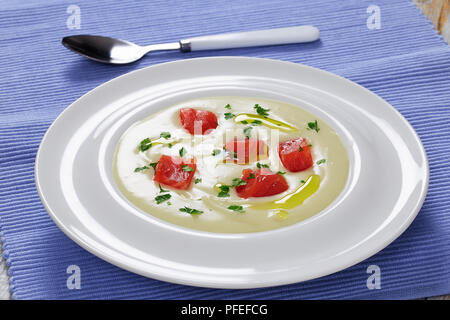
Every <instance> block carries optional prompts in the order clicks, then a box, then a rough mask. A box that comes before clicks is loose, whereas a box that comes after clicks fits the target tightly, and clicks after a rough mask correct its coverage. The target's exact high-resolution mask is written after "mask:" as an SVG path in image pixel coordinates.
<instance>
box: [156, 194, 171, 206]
mask: <svg viewBox="0 0 450 320" xmlns="http://www.w3.org/2000/svg"><path fill="white" fill-rule="evenodd" d="M171 197H172V196H171V195H170V193H166V194H162V195H160V196H157V197H155V201H156V204H160V203H162V202H164V201H166V200H169V199H170V198H171Z"/></svg>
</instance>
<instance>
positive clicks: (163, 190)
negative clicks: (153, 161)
mask: <svg viewBox="0 0 450 320" xmlns="http://www.w3.org/2000/svg"><path fill="white" fill-rule="evenodd" d="M164 192H169V190H165V189H163V188H161V185H159V193H164Z"/></svg>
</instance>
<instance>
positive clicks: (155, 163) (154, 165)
mask: <svg viewBox="0 0 450 320" xmlns="http://www.w3.org/2000/svg"><path fill="white" fill-rule="evenodd" d="M157 164H158V162H152V163H150V164H149V166H150V167H152V168H153V169H154V170H156V165H157Z"/></svg>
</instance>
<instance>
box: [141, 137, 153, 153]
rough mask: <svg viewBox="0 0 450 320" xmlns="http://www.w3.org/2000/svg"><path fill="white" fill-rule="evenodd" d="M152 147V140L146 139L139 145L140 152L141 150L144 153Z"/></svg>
mask: <svg viewBox="0 0 450 320" xmlns="http://www.w3.org/2000/svg"><path fill="white" fill-rule="evenodd" d="M151 147H152V141H151V140H150V138H145V139H144V140H142V141H141V142H140V143H139V150H141V151H142V152H144V151H146V150H148V149H150V148H151Z"/></svg>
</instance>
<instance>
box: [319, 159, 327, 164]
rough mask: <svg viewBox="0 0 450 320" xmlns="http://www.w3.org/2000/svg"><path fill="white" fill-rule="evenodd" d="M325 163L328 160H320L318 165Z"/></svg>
mask: <svg viewBox="0 0 450 320" xmlns="http://www.w3.org/2000/svg"><path fill="white" fill-rule="evenodd" d="M325 162H327V160H326V159H320V160H319V161H317V162H316V163H317V164H322V163H325Z"/></svg>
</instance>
